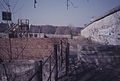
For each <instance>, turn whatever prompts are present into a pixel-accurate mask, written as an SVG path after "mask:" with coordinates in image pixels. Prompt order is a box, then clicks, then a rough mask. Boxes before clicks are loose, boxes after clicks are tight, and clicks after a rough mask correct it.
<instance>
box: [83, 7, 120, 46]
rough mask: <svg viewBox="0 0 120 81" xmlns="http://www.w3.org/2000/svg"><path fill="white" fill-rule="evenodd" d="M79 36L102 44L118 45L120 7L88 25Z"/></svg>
mask: <svg viewBox="0 0 120 81" xmlns="http://www.w3.org/2000/svg"><path fill="white" fill-rule="evenodd" d="M81 35H82V36H84V37H86V38H90V39H92V40H94V41H97V42H99V43H102V44H108V45H120V6H118V7H116V8H114V9H112V10H111V11H109V12H108V13H106V14H105V15H104V16H101V17H100V18H97V19H96V20H94V21H93V22H91V23H90V24H88V25H87V27H86V28H85V29H83V30H82V31H81Z"/></svg>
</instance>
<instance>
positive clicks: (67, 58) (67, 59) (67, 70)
mask: <svg viewBox="0 0 120 81" xmlns="http://www.w3.org/2000/svg"><path fill="white" fill-rule="evenodd" d="M69 46H70V45H69V43H67V47H66V59H65V60H66V61H65V62H66V75H68V72H69Z"/></svg>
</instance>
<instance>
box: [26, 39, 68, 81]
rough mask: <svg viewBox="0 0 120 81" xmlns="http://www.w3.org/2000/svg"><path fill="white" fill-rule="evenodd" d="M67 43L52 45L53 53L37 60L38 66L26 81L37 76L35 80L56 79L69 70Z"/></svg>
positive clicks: (53, 80)
mask: <svg viewBox="0 0 120 81" xmlns="http://www.w3.org/2000/svg"><path fill="white" fill-rule="evenodd" d="M68 56H69V44H68V43H67V45H64V44H63V42H62V41H61V43H60V44H56V45H54V53H53V54H51V55H50V56H49V57H47V58H45V59H43V60H41V61H39V67H38V69H37V71H36V72H35V73H34V75H33V76H31V78H29V80H28V81H32V79H33V78H34V77H35V76H37V81H58V80H59V79H61V78H62V77H63V76H66V75H67V74H68V71H69V57H68Z"/></svg>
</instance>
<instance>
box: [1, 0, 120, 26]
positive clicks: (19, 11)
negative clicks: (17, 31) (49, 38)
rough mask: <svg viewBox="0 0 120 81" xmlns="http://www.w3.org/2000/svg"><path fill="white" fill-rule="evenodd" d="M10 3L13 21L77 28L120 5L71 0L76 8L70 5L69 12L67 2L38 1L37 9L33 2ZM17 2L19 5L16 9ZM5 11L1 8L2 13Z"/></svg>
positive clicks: (119, 0)
mask: <svg viewBox="0 0 120 81" xmlns="http://www.w3.org/2000/svg"><path fill="white" fill-rule="evenodd" d="M8 1H10V4H11V6H12V9H13V12H14V14H13V21H16V20H17V19H18V18H27V19H29V20H30V24H35V25H46V24H47V25H48V24H49V25H59V26H61V25H62V26H63V25H72V26H77V27H81V26H84V24H86V23H88V22H89V21H90V19H91V18H92V17H96V16H99V15H102V14H103V13H105V12H107V11H108V10H110V9H112V8H114V7H116V6H118V5H120V0H71V1H72V2H73V4H74V7H75V8H74V7H73V6H72V5H71V4H69V9H68V10H67V8H66V0H37V4H36V8H34V7H33V0H8ZM16 2H17V5H16V6H15V8H14V5H15V4H16ZM0 6H1V5H0ZM3 10H4V9H3V8H2V7H0V12H1V11H3ZM0 15H1V14H0ZM0 21H1V19H0Z"/></svg>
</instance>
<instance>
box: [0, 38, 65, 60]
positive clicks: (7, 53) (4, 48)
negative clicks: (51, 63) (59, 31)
mask: <svg viewBox="0 0 120 81" xmlns="http://www.w3.org/2000/svg"><path fill="white" fill-rule="evenodd" d="M61 40H62V41H66V42H67V39H62V38H61V39H59V38H43V39H40V38H28V39H27V38H21V39H20V38H13V39H2V38H1V39H0V58H1V59H3V60H21V59H22V60H24V59H27V60H28V59H32V60H34V59H42V58H44V57H47V56H49V55H51V53H53V50H54V44H58V43H60V42H61Z"/></svg>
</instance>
